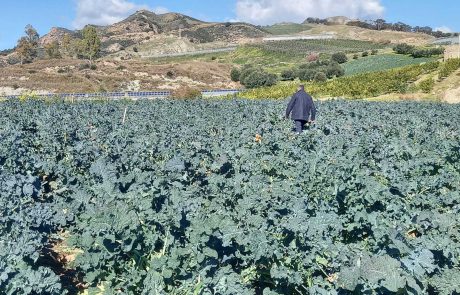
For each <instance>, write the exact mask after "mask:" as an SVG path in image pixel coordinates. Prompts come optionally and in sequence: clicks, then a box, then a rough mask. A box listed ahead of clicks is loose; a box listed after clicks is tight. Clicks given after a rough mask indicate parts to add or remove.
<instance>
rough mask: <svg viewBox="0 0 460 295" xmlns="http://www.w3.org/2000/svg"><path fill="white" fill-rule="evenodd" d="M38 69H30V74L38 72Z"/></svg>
mask: <svg viewBox="0 0 460 295" xmlns="http://www.w3.org/2000/svg"><path fill="white" fill-rule="evenodd" d="M36 73H37V71H36V70H29V74H36Z"/></svg>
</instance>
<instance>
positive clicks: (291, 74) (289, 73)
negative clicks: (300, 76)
mask: <svg viewBox="0 0 460 295" xmlns="http://www.w3.org/2000/svg"><path fill="white" fill-rule="evenodd" d="M295 78H297V74H296V72H295V71H294V70H284V71H283V72H282V73H281V79H282V80H283V81H292V80H295Z"/></svg>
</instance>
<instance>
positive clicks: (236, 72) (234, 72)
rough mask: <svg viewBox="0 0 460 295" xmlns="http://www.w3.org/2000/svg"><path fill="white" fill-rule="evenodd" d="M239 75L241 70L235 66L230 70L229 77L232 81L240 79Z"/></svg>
mask: <svg viewBox="0 0 460 295" xmlns="http://www.w3.org/2000/svg"><path fill="white" fill-rule="evenodd" d="M240 75H241V72H240V70H239V69H237V68H233V69H232V71H231V72H230V78H231V79H232V81H233V82H238V81H240Z"/></svg>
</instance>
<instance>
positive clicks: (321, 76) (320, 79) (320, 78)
mask: <svg viewBox="0 0 460 295" xmlns="http://www.w3.org/2000/svg"><path fill="white" fill-rule="evenodd" d="M313 80H314V81H315V82H326V81H327V76H326V74H325V73H323V72H317V73H316V74H315V78H314V79H313Z"/></svg>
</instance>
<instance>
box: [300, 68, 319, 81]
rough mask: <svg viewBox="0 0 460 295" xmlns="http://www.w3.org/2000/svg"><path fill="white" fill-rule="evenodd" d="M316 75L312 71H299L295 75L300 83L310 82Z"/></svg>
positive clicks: (314, 71)
mask: <svg viewBox="0 0 460 295" xmlns="http://www.w3.org/2000/svg"><path fill="white" fill-rule="evenodd" d="M316 73H317V71H316V70H314V69H300V70H299V72H298V74H297V75H298V77H299V79H300V80H302V81H312V80H313V79H314V78H315V75H316Z"/></svg>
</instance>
